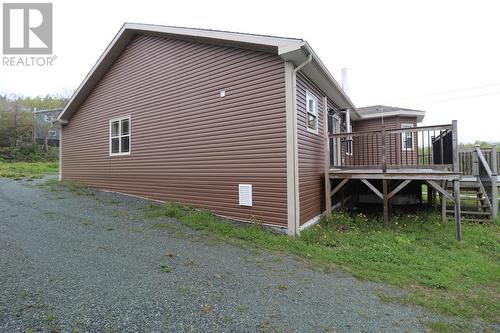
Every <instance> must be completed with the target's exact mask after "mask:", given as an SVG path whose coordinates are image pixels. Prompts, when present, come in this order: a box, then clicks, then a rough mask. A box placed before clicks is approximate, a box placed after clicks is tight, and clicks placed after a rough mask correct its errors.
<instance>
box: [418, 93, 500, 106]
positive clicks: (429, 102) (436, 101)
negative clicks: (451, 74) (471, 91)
mask: <svg viewBox="0 0 500 333" xmlns="http://www.w3.org/2000/svg"><path fill="white" fill-rule="evenodd" d="M497 94H500V91H494V92H490V93H484V94H477V95H470V96H462V97H454V98H446V99H437V100H433V101H428V102H422V103H414V104H410V105H426V104H434V103H442V102H448V101H456V100H461V99H469V98H477V97H482V96H490V95H497Z"/></svg>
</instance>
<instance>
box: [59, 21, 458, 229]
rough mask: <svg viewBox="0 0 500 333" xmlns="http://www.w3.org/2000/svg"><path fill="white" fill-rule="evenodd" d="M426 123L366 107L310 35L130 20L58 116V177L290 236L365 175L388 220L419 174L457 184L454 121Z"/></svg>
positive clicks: (416, 115) (402, 112)
mask: <svg viewBox="0 0 500 333" xmlns="http://www.w3.org/2000/svg"><path fill="white" fill-rule="evenodd" d="M422 118H423V112H422V111H417V110H408V109H401V108H391V107H386V106H374V107H368V108H363V109H360V110H357V109H356V107H355V106H354V104H353V103H352V102H351V100H350V99H349V97H348V96H347V95H346V94H345V93H344V91H343V90H342V89H341V88H340V86H339V85H338V83H337V82H336V81H335V79H334V78H333V76H332V75H331V74H330V72H329V71H328V70H327V69H326V68H325V66H324V65H323V63H322V62H321V60H320V59H319V58H318V56H317V55H316V53H315V52H314V51H313V49H312V48H311V47H310V45H309V44H308V43H307V42H306V41H304V40H302V39H295V38H282V37H272V36H261V35H251V34H241V33H232V32H224V31H213V30H201V29H187V28H177V27H166V26H155V25H144V24H129V23H127V24H125V25H124V26H123V27H122V28H121V30H120V31H119V32H118V34H117V35H116V37H115V38H114V39H113V41H112V42H111V44H110V45H109V46H108V47H107V49H106V50H105V51H104V53H103V55H102V56H101V58H100V59H99V60H98V62H97V63H96V65H95V66H94V67H93V68H92V70H91V71H90V72H89V74H88V75H87V76H86V78H85V79H84V81H83V83H82V84H81V85H80V87H79V88H78V89H77V91H76V92H75V94H74V95H73V96H72V98H71V100H70V101H69V103H68V105H67V106H66V107H65V108H64V110H63V111H62V113H61V114H60V115H59V118H58V122H59V124H60V125H61V136H60V138H61V144H60V146H61V149H60V154H61V156H60V168H59V172H60V179H64V180H66V179H68V180H75V181H79V182H82V183H85V184H87V185H89V186H93V187H96V188H100V189H105V190H108V191H115V192H120V193H126V194H130V195H135V196H140V197H147V198H152V199H157V200H163V201H175V202H180V203H189V204H191V205H193V206H194V207H197V208H206V209H209V210H211V211H213V212H214V213H216V214H218V215H221V216H226V217H228V218H231V219H234V220H240V221H248V222H249V221H254V220H260V221H261V222H262V223H264V224H266V225H270V226H274V227H278V228H282V229H285V230H286V231H287V232H288V233H289V234H291V235H295V234H297V233H299V232H300V230H301V229H303V228H305V227H307V226H309V225H311V224H313V223H314V222H316V221H318V220H319V219H320V217H321V215H322V214H323V213H325V212H329V211H330V209H331V208H332V198H333V199H336V198H337V199H338V197H339V195H340V194H341V192H342V195H341V197H342V198H344V195H343V190H342V191H341V189H343V188H344V185H345V184H346V183H348V182H349V183H353V182H352V181H351V180H353V181H354V183H355V184H362V183H364V184H365V185H366V187H367V188H368V189H369V190H371V191H372V192H373V193H375V194H376V195H377V197H378V198H381V199H383V203H384V220H385V221H388V207H389V200H391V198H392V200H394V199H396V198H397V196H396V195H397V194H398V192H400V193H399V194H401V193H403V192H404V191H403V192H401V189H403V187H405V186H407V185H408V184H409V183H410V182H412V185H413V189H419V188H420V189H421V183H422V182H427V183H428V185H429V186H431V187H432V188H434V189H435V190H436V191H440V193H445V192H446V191H445V190H444V189H443V188H442V187H441V185H439V184H438V183H437V181H439V182H440V183H441V184H444V185H446V182H447V181H449V182H453V183H454V186H458V185H457V184H458V180H459V175H458V172H457V170H458V167H457V166H458V163H456V156H457V149H456V145H457V127H456V122H454V123H452V124H447V125H440V126H428V127H416V124H417V123H418V122H420V121H421V120H422ZM382 120H383V124H382ZM332 187H333V189H332ZM391 189H392V190H391ZM389 190H391V192H390V193H389ZM412 191H413V190H412ZM455 193H457V191H455ZM399 194H398V195H399ZM446 197H447V198H451V195H450V194H446ZM377 200H378V199H377ZM444 200H446V199H444ZM341 201H342V202H343V199H342V200H341ZM443 202H444V201H443ZM334 206H335V205H334ZM456 208H457V209H458V211H460V206H459V204H458V203H456ZM457 221H458V223H459V218H457Z"/></svg>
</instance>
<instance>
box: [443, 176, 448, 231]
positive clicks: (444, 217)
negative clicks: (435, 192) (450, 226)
mask: <svg viewBox="0 0 500 333" xmlns="http://www.w3.org/2000/svg"><path fill="white" fill-rule="evenodd" d="M443 183H444V186H443V188H444V189H445V190H446V188H447V187H448V185H447V181H446V180H445V181H444V182H443ZM441 221H443V222H444V221H446V196H444V195H443V194H442V193H441Z"/></svg>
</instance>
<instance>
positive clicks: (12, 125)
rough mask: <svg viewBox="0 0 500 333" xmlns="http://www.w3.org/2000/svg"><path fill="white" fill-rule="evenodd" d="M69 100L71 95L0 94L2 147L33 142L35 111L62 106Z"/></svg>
mask: <svg viewBox="0 0 500 333" xmlns="http://www.w3.org/2000/svg"><path fill="white" fill-rule="evenodd" d="M68 100H69V96H62V95H46V96H37V97H24V96H19V95H0V147H21V146H23V145H26V144H28V143H32V141H33V131H34V128H35V120H34V117H33V111H35V110H44V109H57V108H62V107H64V106H65V105H66V103H67V102H68Z"/></svg>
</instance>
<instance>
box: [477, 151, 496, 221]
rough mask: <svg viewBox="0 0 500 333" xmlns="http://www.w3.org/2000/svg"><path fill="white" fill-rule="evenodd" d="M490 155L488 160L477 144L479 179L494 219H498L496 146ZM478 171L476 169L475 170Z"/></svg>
mask: <svg viewBox="0 0 500 333" xmlns="http://www.w3.org/2000/svg"><path fill="white" fill-rule="evenodd" d="M491 153H492V154H490V156H491V160H490V161H489V162H488V161H487V160H486V157H485V155H484V154H483V152H482V151H481V149H480V148H479V146H476V151H475V154H477V155H476V156H477V181H478V184H479V186H480V187H481V190H482V191H483V192H484V193H486V196H487V198H486V199H487V204H488V206H489V207H490V208H491V213H492V219H493V221H495V220H496V217H497V214H498V187H497V172H496V170H497V159H496V156H497V151H496V146H493V147H492V150H491ZM474 171H476V170H474Z"/></svg>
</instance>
